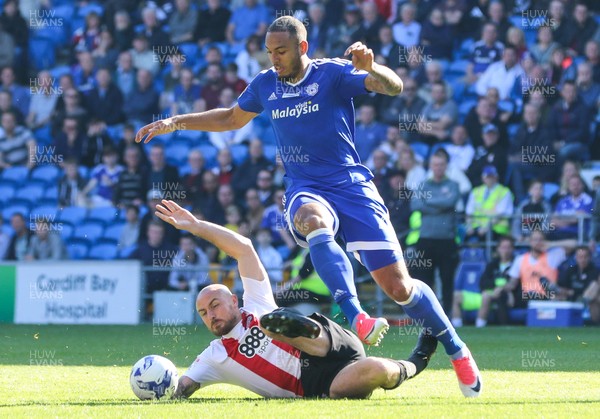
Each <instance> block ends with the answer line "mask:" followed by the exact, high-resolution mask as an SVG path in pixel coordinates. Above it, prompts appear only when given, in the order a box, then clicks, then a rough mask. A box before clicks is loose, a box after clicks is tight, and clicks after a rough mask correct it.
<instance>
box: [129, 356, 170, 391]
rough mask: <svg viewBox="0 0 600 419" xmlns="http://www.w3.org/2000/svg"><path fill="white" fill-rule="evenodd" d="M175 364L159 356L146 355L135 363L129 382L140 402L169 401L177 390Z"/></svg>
mask: <svg viewBox="0 0 600 419" xmlns="http://www.w3.org/2000/svg"><path fill="white" fill-rule="evenodd" d="M178 381H179V374H178V373H177V368H176V367H175V364H173V363H172V362H171V361H169V360H168V359H167V358H165V357H162V356H160V355H148V356H145V357H143V358H142V359H140V360H139V361H138V362H136V363H135V365H134V366H133V368H132V369H131V375H130V376H129V382H130V383H131V389H132V390H133V392H134V393H135V395H136V396H138V398H139V399H140V400H169V399H170V398H171V397H173V394H175V391H176V390H177V383H178Z"/></svg>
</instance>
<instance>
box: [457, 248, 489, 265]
mask: <svg viewBox="0 0 600 419" xmlns="http://www.w3.org/2000/svg"><path fill="white" fill-rule="evenodd" d="M485 259H486V257H485V249H483V248H481V247H466V248H464V249H461V250H460V261H461V262H484V261H485Z"/></svg>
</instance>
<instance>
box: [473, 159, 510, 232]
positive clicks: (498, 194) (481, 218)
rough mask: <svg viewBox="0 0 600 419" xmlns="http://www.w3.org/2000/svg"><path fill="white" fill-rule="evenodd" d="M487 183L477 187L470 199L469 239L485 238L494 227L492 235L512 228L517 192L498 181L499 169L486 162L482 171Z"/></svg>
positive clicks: (484, 180) (483, 178)
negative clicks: (511, 217) (515, 194)
mask: <svg viewBox="0 0 600 419" xmlns="http://www.w3.org/2000/svg"><path fill="white" fill-rule="evenodd" d="M481 178H482V180H483V185H481V186H477V187H476V188H473V190H472V191H471V193H470V194H469V199H468V200H467V206H466V208H465V213H466V215H467V231H466V238H465V240H467V241H483V240H485V238H486V235H487V234H488V231H489V230H490V228H491V233H492V237H498V236H505V235H507V234H508V233H509V232H510V218H509V217H510V216H512V214H513V208H514V207H513V195H512V193H511V192H510V189H508V188H507V187H506V186H503V185H501V184H500V183H498V171H497V170H496V168H495V167H494V166H485V168H484V169H483V171H482V173H481Z"/></svg>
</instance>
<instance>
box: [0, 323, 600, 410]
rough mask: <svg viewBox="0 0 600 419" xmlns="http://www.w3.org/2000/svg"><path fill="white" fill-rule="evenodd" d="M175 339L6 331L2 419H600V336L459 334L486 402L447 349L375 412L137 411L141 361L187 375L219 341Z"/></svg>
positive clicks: (183, 405)
mask: <svg viewBox="0 0 600 419" xmlns="http://www.w3.org/2000/svg"><path fill="white" fill-rule="evenodd" d="M153 332H154V333H153ZM179 332H180V333H181V335H180V336H172V335H168V336H165V335H162V336H161V335H160V331H158V330H153V328H152V326H149V325H145V326H137V327H117V326H15V325H4V324H3V325H0V371H2V374H3V380H1V382H0V395H2V397H1V399H0V418H9V417H10V418H18V417H48V416H50V417H69V418H71V417H111V418H117V417H150V416H153V417H157V418H164V417H168V416H179V417H184V416H187V417H202V418H204V417H254V418H256V419H259V418H261V419H262V418H270V417H273V418H281V417H285V418H296V417H302V418H305V419H309V418H316V417H319V418H321V417H322V418H326V417H331V418H340V417H354V418H387V417H390V418H391V417H394V418H397V417H399V416H401V417H424V418H434V417H450V418H454V417H460V418H463V417H493V418H500V417H556V418H563V417H577V418H580V417H600V413H599V412H600V329H598V328H579V329H526V328H487V329H483V330H481V329H473V328H464V329H462V330H461V331H460V334H461V336H462V337H463V339H464V340H465V341H467V342H468V343H469V346H470V348H471V350H472V352H473V353H474V354H475V356H476V359H477V361H478V363H479V366H480V368H481V370H482V372H483V378H484V393H483V395H482V397H480V398H478V399H465V398H464V397H463V396H462V395H461V393H460V391H459V389H458V386H457V384H456V378H455V376H454V373H453V372H452V370H451V369H450V364H449V362H448V359H447V357H446V356H445V355H444V354H443V350H442V348H441V347H440V353H438V354H437V355H436V357H434V359H433V361H432V362H431V364H430V367H429V368H428V370H426V371H425V372H424V373H423V374H422V375H420V376H419V377H417V378H416V379H414V380H413V381H409V382H407V383H405V384H403V385H402V386H401V387H400V388H399V389H397V390H394V391H390V392H384V391H381V390H379V391H376V392H375V393H374V394H373V397H372V398H371V399H369V400H356V401H355V400H352V401H350V400H264V399H261V398H259V397H257V396H255V395H253V394H252V393H250V392H248V391H246V390H243V389H241V388H238V387H233V386H229V385H215V386H209V387H207V388H205V389H202V390H200V391H198V392H197V393H196V394H195V395H194V396H193V397H192V398H191V399H190V400H188V401H178V402H162V403H155V402H141V401H138V400H137V399H136V398H135V396H134V395H133V393H132V392H131V389H130V388H129V380H128V377H129V371H130V368H131V366H132V365H133V364H134V362H135V361H137V360H138V359H139V358H141V357H142V356H144V355H147V354H150V353H155V354H160V355H165V356H167V357H168V358H170V359H171V360H172V361H173V362H174V363H175V364H176V365H177V366H178V368H179V371H180V372H183V371H185V369H186V368H187V366H188V365H189V364H190V363H191V362H192V361H193V360H194V358H195V356H196V354H198V353H200V352H201V351H202V349H203V348H204V347H205V346H206V344H207V342H209V341H210V340H211V339H212V336H211V335H210V334H209V333H208V332H207V331H206V329H205V328H204V327H203V326H185V327H184V328H183V329H181V330H179ZM415 340H416V336H415V330H414V329H400V328H392V330H391V331H390V333H388V335H387V336H386V338H385V340H384V343H383V345H382V346H381V347H379V348H372V349H370V350H369V351H368V353H369V354H370V355H377V356H389V357H394V358H399V357H402V356H406V355H407V354H408V353H409V352H410V351H411V349H412V347H413V345H414V342H415ZM36 364H39V365H36ZM45 364H51V365H45Z"/></svg>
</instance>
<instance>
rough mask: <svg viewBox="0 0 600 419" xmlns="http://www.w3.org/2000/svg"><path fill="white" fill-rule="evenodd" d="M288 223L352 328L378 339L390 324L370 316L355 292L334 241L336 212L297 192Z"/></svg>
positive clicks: (366, 340)
mask: <svg viewBox="0 0 600 419" xmlns="http://www.w3.org/2000/svg"><path fill="white" fill-rule="evenodd" d="M286 212H287V216H288V223H290V227H291V228H290V230H291V232H292V234H293V236H294V238H295V239H296V241H297V242H298V243H299V244H300V245H303V246H305V247H308V248H309V249H310V256H311V260H312V262H313V265H314V267H315V270H316V272H317V273H318V274H319V276H320V277H321V279H322V280H323V282H325V284H326V285H327V288H328V289H329V291H330V292H331V295H332V296H333V298H334V300H335V302H336V303H337V304H338V305H339V306H340V308H341V309H342V311H343V313H344V314H345V315H346V318H347V319H348V322H349V323H350V325H351V327H352V329H353V330H354V331H355V332H356V333H357V335H358V336H359V338H360V339H361V341H363V342H364V343H366V344H368V345H376V344H378V343H379V341H380V340H381V338H382V337H383V334H384V333H385V332H386V331H387V329H388V328H389V326H388V324H387V321H386V320H385V319H383V318H371V317H369V316H368V315H367V314H366V313H365V311H364V310H363V309H362V307H361V305H360V302H359V300H358V297H357V294H356V286H355V284H354V272H353V269H352V265H351V263H350V260H349V259H348V256H347V255H346V252H345V251H344V250H343V249H342V248H341V247H340V245H339V244H338V243H337V242H336V241H335V235H336V233H337V229H338V226H339V221H338V219H337V214H336V212H335V211H334V209H333V208H332V207H331V205H329V203H328V202H327V201H325V200H324V199H323V198H321V197H319V196H317V195H315V194H313V193H303V192H299V193H297V194H295V195H293V196H292V198H291V199H290V200H289V205H286Z"/></svg>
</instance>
